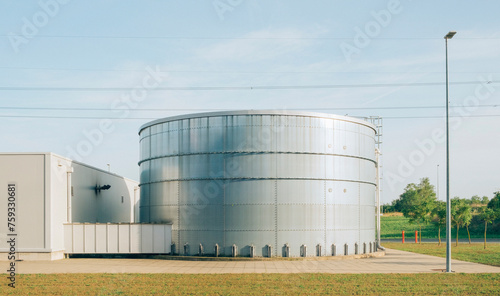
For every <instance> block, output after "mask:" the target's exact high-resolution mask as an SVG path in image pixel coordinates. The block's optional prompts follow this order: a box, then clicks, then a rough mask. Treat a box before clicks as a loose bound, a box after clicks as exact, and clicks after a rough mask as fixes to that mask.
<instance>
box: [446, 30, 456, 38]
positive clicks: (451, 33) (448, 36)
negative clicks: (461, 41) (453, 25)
mask: <svg viewBox="0 0 500 296" xmlns="http://www.w3.org/2000/svg"><path fill="white" fill-rule="evenodd" d="M455 34H457V32H455V31H450V32H448V34H446V36H444V39H451V38H453V36H455Z"/></svg>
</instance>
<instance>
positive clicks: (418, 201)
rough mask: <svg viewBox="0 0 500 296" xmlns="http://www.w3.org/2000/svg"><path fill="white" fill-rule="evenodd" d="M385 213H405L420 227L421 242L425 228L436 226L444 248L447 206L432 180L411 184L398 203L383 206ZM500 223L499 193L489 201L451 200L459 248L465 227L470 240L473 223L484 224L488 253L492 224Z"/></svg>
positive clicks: (485, 197) (486, 199) (393, 202)
mask: <svg viewBox="0 0 500 296" xmlns="http://www.w3.org/2000/svg"><path fill="white" fill-rule="evenodd" d="M383 211H384V213H389V212H401V213H403V216H405V217H406V218H409V222H410V223H413V224H417V225H418V226H419V229H420V231H419V233H420V242H421V240H422V225H423V224H429V223H432V224H433V225H434V226H435V227H436V228H437V229H438V240H439V245H441V229H442V228H445V227H446V202H444V201H440V200H438V199H437V198H436V192H435V191H434V186H433V185H432V184H431V183H430V182H429V178H422V179H421V180H420V183H419V184H415V183H410V184H408V185H407V186H406V188H405V190H404V192H403V193H402V194H401V195H400V196H399V198H398V199H396V200H393V201H392V203H391V204H387V205H384V206H383ZM497 219H500V192H495V193H494V197H493V198H492V199H491V200H489V198H488V197H487V196H483V197H482V198H481V197H479V196H477V195H475V196H473V197H471V198H470V199H463V198H459V197H454V198H453V199H451V222H452V225H453V227H454V228H456V244H457V245H458V231H459V229H460V227H465V228H466V230H467V235H468V239H469V243H470V242H471V239H470V231H469V226H470V225H471V223H473V224H478V223H484V248H485V249H486V231H487V229H488V224H492V223H493V222H494V221H495V220H497Z"/></svg>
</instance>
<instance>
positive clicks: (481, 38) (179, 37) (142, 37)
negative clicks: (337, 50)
mask: <svg viewBox="0 0 500 296" xmlns="http://www.w3.org/2000/svg"><path fill="white" fill-rule="evenodd" d="M0 37H10V35H6V34H1V35H0ZM36 38H59V39H64V38H72V39H73V38H80V39H165V40H352V39H353V37H352V36H349V37H347V36H346V37H223V36H218V37H217V36H213V37H206V36H191V37H185V36H112V35H100V36H99V35H94V36H91V35H37V36H36ZM372 39H373V40H441V39H442V38H439V37H374V38H372ZM460 39H461V40H498V39H500V37H462V38H460Z"/></svg>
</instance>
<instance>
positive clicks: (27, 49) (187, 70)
mask: <svg viewBox="0 0 500 296" xmlns="http://www.w3.org/2000/svg"><path fill="white" fill-rule="evenodd" d="M0 11H1V12H2V13H1V15H2V17H1V18H0V35H1V36H0V56H1V57H2V59H1V60H0V81H1V82H0V86H1V88H0V107H1V109H0V120H1V125H0V129H1V134H2V141H1V142H0V151H3V152H11V151H16V152H17V151H23V152H28V151H30V152H32V151H34V152H37V151H51V152H55V153H57V154H61V155H64V156H73V158H76V157H74V154H75V153H74V152H75V151H77V150H78V148H80V150H81V151H84V152H85V153H80V154H78V156H77V157H80V158H81V159H80V160H82V161H84V162H86V163H89V164H91V165H94V166H96V167H99V168H103V169H106V168H107V167H106V164H107V163H110V164H111V169H112V171H113V172H116V173H117V174H121V175H124V176H126V177H129V178H132V179H138V166H137V162H138V155H139V145H138V135H137V132H138V128H139V127H140V126H141V125H142V124H144V123H146V122H148V121H150V120H149V118H151V119H155V118H161V117H166V116H170V115H177V114H186V113H194V112H203V111H210V110H226V109H293V110H308V111H317V112H326V113H334V114H340V115H345V114H348V115H350V116H360V117H365V116H381V117H383V118H384V119H383V129H384V130H383V131H384V133H383V141H384V143H383V155H384V160H383V164H384V173H385V177H384V184H383V202H389V201H391V200H392V199H395V198H397V197H398V196H399V195H400V194H401V193H402V191H403V189H404V187H405V186H406V184H408V183H411V182H418V181H419V179H420V178H422V177H429V178H430V180H431V182H432V183H433V184H435V185H436V184H437V174H438V173H437V171H438V169H437V165H439V167H440V169H439V183H440V190H439V196H440V199H444V196H445V187H444V185H445V169H444V167H445V150H444V149H445V147H444V144H443V143H442V132H443V131H444V123H445V121H444V119H443V116H444V112H445V110H444V104H445V87H444V81H445V62H444V61H445V59H444V57H445V47H444V39H443V36H444V35H445V34H446V33H447V32H448V31H450V30H455V31H457V32H458V33H457V35H456V36H455V37H454V38H453V39H452V40H450V41H449V61H450V82H451V83H452V84H451V86H450V106H453V107H452V108H451V111H450V112H451V113H450V114H451V115H452V116H454V117H453V121H452V122H451V133H450V137H451V141H450V149H451V170H450V175H451V181H450V182H451V183H450V186H451V195H452V196H460V197H467V198H470V197H471V196H472V195H474V194H478V195H481V196H482V195H487V196H489V197H491V196H492V194H493V192H494V191H498V190H500V173H499V170H498V166H499V164H500V156H499V155H498V147H499V146H500V137H499V136H500V133H499V130H498V126H499V124H500V110H499V107H496V106H500V84H499V83H498V81H500V78H499V76H500V71H499V69H500V50H499V49H500V31H499V29H500V19H499V18H498V11H500V4H499V3H497V2H494V1H474V2H472V1H467V2H466V1H460V2H458V1H439V2H437V1H408V0H401V1H319V0H318V1H257V0H218V1H213V0H207V1H201V0H200V1H76V0H73V1H68V0H66V1H62V0H60V1H56V0H42V1H1V2H0ZM148 69H149V70H148ZM158 71H159V72H160V73H158ZM152 73H153V74H152ZM145 79H146V80H148V83H149V84H148V85H153V84H154V85H155V87H178V88H182V90H166V91H165V90H162V91H159V90H155V89H153V88H154V87H149V88H147V87H144V84H143V83H144V80H145ZM310 85H330V86H335V85H336V86H339V85H343V86H344V87H331V88H305V89H296V88H295V89H294V88H287V89H280V90H272V89H260V90H256V89H253V90H251V89H248V88H247V89H240V90H234V89H233V90H231V89H229V90H228V89H224V90H200V89H197V88H198V87H214V86H217V87H240V86H248V87H250V86H310ZM373 85H376V86H377V87H373ZM30 87H34V88H37V87H38V89H31V90H29V89H27V88H30ZM61 87H62V88H64V87H66V88H68V87H69V88H76V89H72V90H60V88H61ZM40 88H49V89H48V90H47V89H45V90H42V89H40ZM88 88H108V89H105V90H102V89H101V90H99V89H98V90H92V91H91V90H89V89H88ZM109 88H117V89H115V90H110V89H109ZM134 92H135V94H136V95H138V96H139V95H140V96H141V97H135V99H134V98H132V99H130V97H133V96H134ZM127 98H129V99H128V102H129V103H128V104H127V103H126V101H127ZM460 106H462V107H460ZM463 106H466V107H463ZM16 108H17V109H16ZM27 108H49V109H27ZM56 108H61V109H56ZM376 108H381V109H376ZM89 109H92V110H89ZM137 109H147V110H142V111H141V110H137ZM14 116H17V117H14ZM38 117H44V118H38ZM47 117H49V118H47ZM77 117H96V118H95V119H78V118H77ZM117 117H120V119H116V118H117ZM423 117H425V118H423ZM105 118H110V119H109V120H106V119H105ZM134 118H138V119H134ZM100 135H102V137H101V136H100ZM84 141H86V142H87V143H91V146H88V145H87V146H88V147H87V146H85V145H84V144H82V142H84ZM82 145H83V146H82ZM85 149H87V150H85Z"/></svg>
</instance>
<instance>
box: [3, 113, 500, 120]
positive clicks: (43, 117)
mask: <svg viewBox="0 0 500 296" xmlns="http://www.w3.org/2000/svg"><path fill="white" fill-rule="evenodd" d="M350 117H355V118H366V116H350ZM450 117H463V118H486V117H500V114H482V115H466V116H461V115H454V116H450ZM0 118H28V119H29V118H33V119H85V120H86V119H110V120H154V119H158V117H125V118H120V117H102V116H36V115H3V114H0ZM382 118H383V119H430V118H445V117H444V116H387V117H382Z"/></svg>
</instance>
